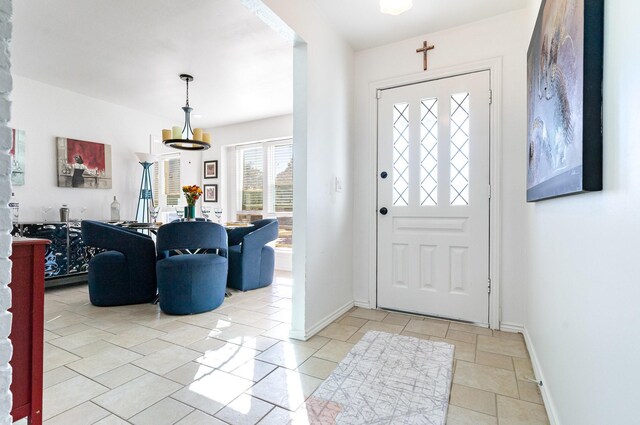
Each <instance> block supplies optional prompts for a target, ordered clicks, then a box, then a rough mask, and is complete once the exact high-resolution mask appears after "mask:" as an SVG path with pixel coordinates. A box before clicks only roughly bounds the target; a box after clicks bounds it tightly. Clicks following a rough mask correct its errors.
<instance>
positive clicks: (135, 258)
mask: <svg viewBox="0 0 640 425" xmlns="http://www.w3.org/2000/svg"><path fill="white" fill-rule="evenodd" d="M81 228H82V239H83V241H84V243H85V244H86V245H88V246H92V247H96V248H100V249H105V250H107V251H105V252H102V253H100V254H98V255H96V256H94V257H93V258H92V259H91V260H90V261H89V276H88V280H89V299H90V301H91V304H93V305H96V306H102V307H106V306H116V305H128V304H142V303H148V302H151V301H153V300H154V299H155V297H156V293H157V286H156V248H155V244H154V242H153V240H152V239H151V238H150V237H149V236H147V235H143V234H142V233H138V232H133V231H130V230H126V229H123V228H121V227H117V226H113V225H110V224H106V223H101V222H98V221H91V220H84V221H82V224H81Z"/></svg>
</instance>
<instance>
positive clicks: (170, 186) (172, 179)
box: [153, 154, 182, 207]
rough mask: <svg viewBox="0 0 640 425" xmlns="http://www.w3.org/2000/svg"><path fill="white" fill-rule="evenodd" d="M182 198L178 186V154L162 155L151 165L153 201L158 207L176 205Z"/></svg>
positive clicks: (180, 187)
mask: <svg viewBox="0 0 640 425" xmlns="http://www.w3.org/2000/svg"><path fill="white" fill-rule="evenodd" d="M180 196H182V186H181V185H180V154H169V155H162V156H160V159H158V162H156V163H155V164H153V200H154V203H155V204H156V205H159V206H160V207H167V206H175V205H178V202H179V201H180Z"/></svg>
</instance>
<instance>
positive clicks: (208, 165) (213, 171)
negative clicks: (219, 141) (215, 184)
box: [204, 159, 218, 179]
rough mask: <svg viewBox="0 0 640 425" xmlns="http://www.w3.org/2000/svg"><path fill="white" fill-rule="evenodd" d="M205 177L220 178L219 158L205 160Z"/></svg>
mask: <svg viewBox="0 0 640 425" xmlns="http://www.w3.org/2000/svg"><path fill="white" fill-rule="evenodd" d="M204 178H205V179H217V178H218V160H217V159H216V160H215V161H205V162H204Z"/></svg>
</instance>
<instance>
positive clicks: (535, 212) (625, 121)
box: [520, 0, 640, 425]
mask: <svg viewBox="0 0 640 425" xmlns="http://www.w3.org/2000/svg"><path fill="white" fill-rule="evenodd" d="M604 3H605V36H604V38H605V58H604V88H603V94H604V108H603V117H604V123H603V126H604V190H603V191H602V192H597V193H592V194H582V195H576V196H571V197H566V198H559V199H553V200H547V201H542V202H537V203H533V204H530V205H529V206H528V208H527V211H526V212H527V218H528V226H527V227H528V229H529V242H528V244H527V246H525V250H526V251H527V252H528V257H529V264H528V274H529V283H528V291H527V295H528V296H527V317H526V329H527V331H528V334H529V337H530V341H531V343H532V347H533V349H534V351H535V355H536V357H537V360H538V366H539V367H540V371H541V372H542V373H541V375H542V376H539V378H541V379H543V380H544V388H545V389H546V391H547V394H548V395H549V396H550V397H549V399H550V400H551V403H550V404H552V406H549V405H548V406H547V407H548V409H549V408H551V410H552V412H551V413H552V415H554V416H555V417H556V419H557V423H558V424H563V425H573V424H580V425H591V424H593V425H596V424H597V425H601V424H619V425H623V424H637V423H638V421H639V419H638V409H637V404H638V400H637V399H638V385H637V384H638V381H639V380H640V364H639V363H638V358H637V357H638V352H639V351H640V330H639V329H640V308H639V306H638V305H639V302H640V301H639V300H640V274H639V273H638V240H640V219H639V214H638V212H639V211H640V185H639V184H638V182H640V167H638V164H639V163H640V143H638V137H639V136H638V135H639V134H640V120H639V119H638V116H639V114H640V97H638V93H640V77H639V76H638V69H639V68H640V58H639V57H638V55H637V54H634V52H637V50H638V49H637V46H638V44H639V43H640V28H639V27H638V22H637V21H638V17H640V3H638V2H637V1H635V0H618V1H607V2H604ZM536 12H537V10H536V11H535V12H534V11H532V13H531V16H530V18H531V21H532V22H533V20H535V13H536ZM520 143H521V144H524V139H523V140H521V141H520Z"/></svg>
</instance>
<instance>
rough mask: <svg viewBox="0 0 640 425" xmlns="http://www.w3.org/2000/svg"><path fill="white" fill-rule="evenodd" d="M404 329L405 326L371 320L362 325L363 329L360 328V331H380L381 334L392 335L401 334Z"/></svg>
mask: <svg viewBox="0 0 640 425" xmlns="http://www.w3.org/2000/svg"><path fill="white" fill-rule="evenodd" d="M387 317H389V316H387ZM385 320H386V317H385ZM403 329H404V326H403V325H394V324H392V323H387V322H384V321H382V322H376V321H375V320H370V321H368V322H367V323H365V324H364V325H362V327H361V328H360V331H362V332H365V333H366V332H367V331H380V332H387V333H390V334H399V333H400V332H402V330H403Z"/></svg>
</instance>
